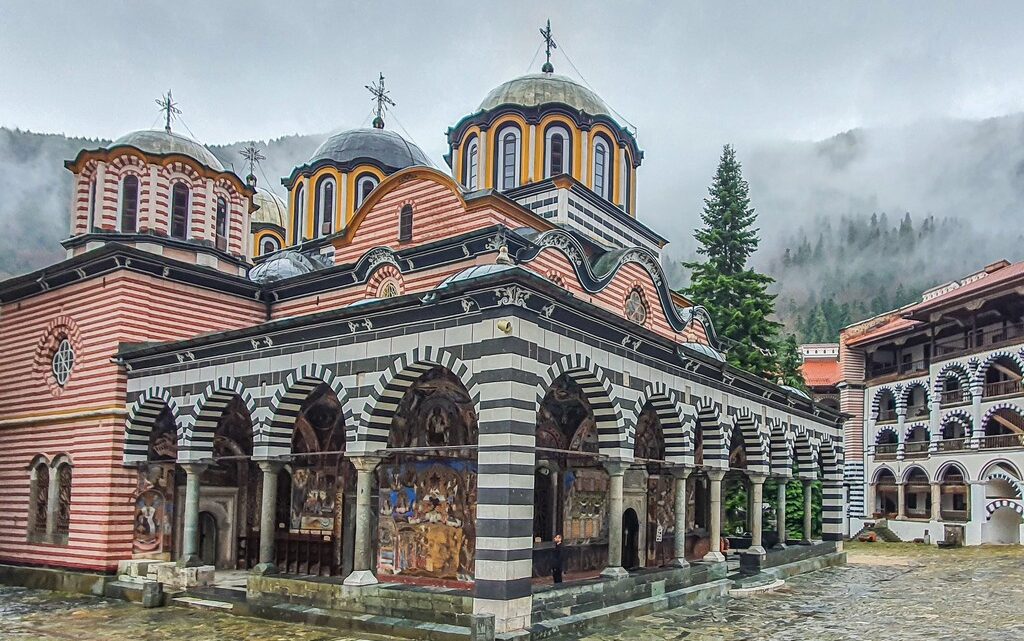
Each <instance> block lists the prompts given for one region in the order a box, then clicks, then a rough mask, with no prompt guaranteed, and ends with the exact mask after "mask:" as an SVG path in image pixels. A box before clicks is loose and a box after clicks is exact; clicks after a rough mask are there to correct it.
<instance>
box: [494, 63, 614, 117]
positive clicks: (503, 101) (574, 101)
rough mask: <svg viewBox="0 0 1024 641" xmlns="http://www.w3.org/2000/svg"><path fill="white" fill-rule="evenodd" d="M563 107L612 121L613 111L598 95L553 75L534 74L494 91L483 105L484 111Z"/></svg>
mask: <svg viewBox="0 0 1024 641" xmlns="http://www.w3.org/2000/svg"><path fill="white" fill-rule="evenodd" d="M552 103H561V104H564V105H568V106H570V107H572V108H574V109H576V110H578V111H582V112H585V113H587V114H590V115H593V116H597V115H601V116H609V117H611V115H612V113H611V110H610V109H609V108H608V105H606V104H605V103H604V101H603V100H601V99H600V98H599V97H598V96H597V94H595V93H594V92H593V91H591V90H590V89H587V88H586V87H584V86H583V85H581V84H579V83H577V82H576V81H574V80H571V79H569V78H566V77H565V76H557V75H555V74H551V73H531V74H527V75H525V76H520V77H518V78H514V79H512V80H509V81H508V82H506V83H503V84H501V85H498V86H497V87H495V88H494V89H493V90H492V91H491V93H489V94H487V97H486V98H484V101H483V102H481V103H480V110H481V111H490V110H491V109H495V108H496V107H500V106H502V105H519V106H522V107H537V106H540V105H545V104H552Z"/></svg>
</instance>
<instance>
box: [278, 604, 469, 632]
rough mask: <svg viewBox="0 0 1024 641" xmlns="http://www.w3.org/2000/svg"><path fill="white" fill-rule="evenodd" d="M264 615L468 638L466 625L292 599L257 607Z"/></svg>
mask: <svg viewBox="0 0 1024 641" xmlns="http://www.w3.org/2000/svg"><path fill="white" fill-rule="evenodd" d="M260 611H261V615H265V616H267V618H271V619H278V620H285V621H292V622H295V623H306V624H308V625H318V626H323V627H330V628H336V629H340V630H348V631H352V632H365V633H369V634H379V635H383V636H387V637H399V638H403V639H427V640H428V641H467V640H468V639H470V638H471V636H470V629H469V628H468V627H466V626H460V625H451V624H446V623H428V622H425V621H416V620H414V619H400V618H397V617H389V616H381V615H374V614H363V613H358V612H346V611H343V610H328V609H326V608H317V607H313V606H308V605H298V604H294V603H279V604H277V605H273V606H270V607H269V608H260Z"/></svg>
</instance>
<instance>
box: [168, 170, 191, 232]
mask: <svg viewBox="0 0 1024 641" xmlns="http://www.w3.org/2000/svg"><path fill="white" fill-rule="evenodd" d="M188 212H189V190H188V185H186V184H185V183H175V184H174V187H173V188H171V229H170V233H171V238H180V239H181V240H184V239H186V238H188Z"/></svg>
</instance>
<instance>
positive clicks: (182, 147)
mask: <svg viewBox="0 0 1024 641" xmlns="http://www.w3.org/2000/svg"><path fill="white" fill-rule="evenodd" d="M116 147H134V148H136V149H138V150H139V151H141V152H144V153H147V154H153V155H156V156H165V155H168V154H181V155H183V156H188V157H189V158H192V159H194V160H197V161H199V162H201V163H202V164H204V165H206V166H207V167H209V168H210V169H213V170H214V171H224V165H222V164H221V162H220V161H219V160H217V157H216V156H214V155H213V152H212V151H210V150H209V149H207V148H206V147H205V146H203V144H202V143H199V142H196V141H195V140H192V139H191V138H189V137H187V136H182V135H181V134H176V133H173V132H170V131H165V130H162V129H144V130H142V131H133V132H131V133H129V134H125V135H123V136H121V137H120V138H118V139H117V140H115V141H114V142H113V143H112V144H111V145H110V149H114V148H116Z"/></svg>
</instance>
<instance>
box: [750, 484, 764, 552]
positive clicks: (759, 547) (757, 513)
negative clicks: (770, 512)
mask: <svg viewBox="0 0 1024 641" xmlns="http://www.w3.org/2000/svg"><path fill="white" fill-rule="evenodd" d="M747 477H748V478H749V479H750V498H751V500H750V534H751V538H750V547H749V548H747V553H748V554H762V555H763V554H764V553H765V549H764V544H763V543H762V541H761V532H762V530H763V529H764V523H763V521H764V480H765V478H766V476H765V475H764V474H748V475H747Z"/></svg>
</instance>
